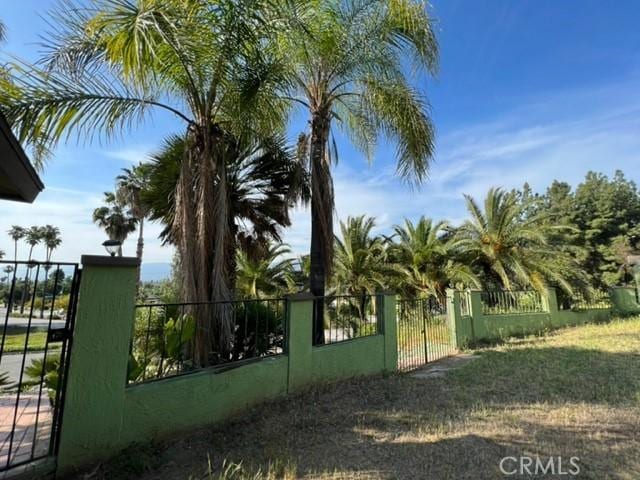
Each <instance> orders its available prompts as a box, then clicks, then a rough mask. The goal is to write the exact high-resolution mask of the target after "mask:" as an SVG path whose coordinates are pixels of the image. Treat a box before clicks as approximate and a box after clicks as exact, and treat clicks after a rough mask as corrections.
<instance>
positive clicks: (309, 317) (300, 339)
mask: <svg viewBox="0 0 640 480" xmlns="http://www.w3.org/2000/svg"><path fill="white" fill-rule="evenodd" d="M313 298H314V297H313V295H311V294H310V293H299V294H297V295H292V296H290V297H288V298H287V355H288V357H289V368H288V370H289V376H288V381H287V391H288V392H293V391H296V390H299V389H300V388H301V387H303V386H304V385H306V384H308V383H310V382H311V378H312V368H313V358H312V352H311V348H312V342H313Z"/></svg>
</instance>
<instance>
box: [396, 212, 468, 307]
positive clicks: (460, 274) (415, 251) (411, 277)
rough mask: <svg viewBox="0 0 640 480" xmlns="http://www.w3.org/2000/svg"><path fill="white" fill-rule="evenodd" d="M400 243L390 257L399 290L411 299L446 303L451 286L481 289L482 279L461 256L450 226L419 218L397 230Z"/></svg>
mask: <svg viewBox="0 0 640 480" xmlns="http://www.w3.org/2000/svg"><path fill="white" fill-rule="evenodd" d="M394 230H395V237H396V238H397V240H395V242H394V243H393V244H392V245H391V247H390V250H391V252H390V253H391V257H392V259H393V261H394V262H395V263H396V264H397V268H398V272H399V275H398V277H397V284H398V287H399V288H398V290H399V291H401V292H403V293H404V294H405V295H406V296H409V297H414V296H418V297H428V296H431V295H434V296H437V297H438V298H439V299H440V300H443V299H444V297H445V295H446V289H447V288H449V287H454V286H458V287H463V286H473V287H480V280H479V279H478V277H477V276H476V275H475V273H474V272H473V270H472V269H471V267H470V266H469V265H468V264H467V263H468V262H466V261H465V260H466V259H465V258H464V257H462V255H461V252H460V248H459V245H458V242H457V240H456V238H455V237H453V236H452V235H451V231H452V228H451V226H450V225H449V224H448V223H447V222H444V221H441V222H434V221H433V220H431V219H430V218H426V217H420V219H419V220H418V222H416V223H415V224H414V223H413V222H411V221H410V220H405V223H404V225H402V226H401V225H397V226H396V227H394Z"/></svg>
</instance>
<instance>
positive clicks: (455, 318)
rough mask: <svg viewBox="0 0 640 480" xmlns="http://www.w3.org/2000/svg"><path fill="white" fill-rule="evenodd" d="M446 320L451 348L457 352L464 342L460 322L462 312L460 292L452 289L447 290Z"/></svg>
mask: <svg viewBox="0 0 640 480" xmlns="http://www.w3.org/2000/svg"><path fill="white" fill-rule="evenodd" d="M446 293H447V318H448V323H449V331H450V333H451V336H450V338H451V340H452V342H453V345H452V346H453V347H454V348H455V349H456V350H457V349H458V348H460V347H459V346H460V345H464V344H465V343H466V342H465V338H464V337H465V335H464V333H465V325H463V322H462V312H461V310H460V292H459V291H458V290H454V289H452V288H448V289H447V292H446Z"/></svg>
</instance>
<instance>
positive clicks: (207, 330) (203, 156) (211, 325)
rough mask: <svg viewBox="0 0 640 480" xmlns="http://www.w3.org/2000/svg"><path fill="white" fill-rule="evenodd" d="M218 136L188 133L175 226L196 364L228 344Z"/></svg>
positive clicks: (227, 241)
mask: <svg viewBox="0 0 640 480" xmlns="http://www.w3.org/2000/svg"><path fill="white" fill-rule="evenodd" d="M218 139H219V135H218V133H217V132H216V131H215V130H214V131H212V132H199V131H198V132H190V135H189V143H190V144H191V145H188V147H187V148H186V149H185V158H184V159H183V162H182V166H181V174H180V181H179V183H178V187H177V190H176V215H175V221H174V226H173V228H174V230H175V233H176V235H175V236H176V238H177V239H178V249H179V253H180V258H181V263H180V267H181V268H180V270H181V275H182V301H183V302H185V303H191V304H196V305H190V306H189V307H188V308H187V311H186V312H185V313H190V314H191V315H193V316H194V318H195V321H196V335H195V338H194V342H193V347H192V348H193V352H192V353H193V359H194V362H195V363H196V364H197V365H200V366H208V365H210V364H211V363H212V362H214V361H216V360H217V359H220V358H225V357H226V356H227V355H228V354H229V352H230V351H231V344H232V342H231V333H232V328H233V327H232V324H231V322H232V315H231V311H232V306H231V304H230V303H229V302H230V301H231V300H232V294H231V288H230V275H229V269H228V266H229V261H228V258H227V257H228V256H229V252H230V249H231V248H232V241H231V238H230V229H229V223H228V219H229V198H228V185H227V175H226V160H227V159H226V156H225V153H224V152H221V151H219V148H220V146H219V144H218V142H217V140H218ZM221 143H222V142H220V144H221ZM211 302H213V303H211ZM216 357H217V358H216Z"/></svg>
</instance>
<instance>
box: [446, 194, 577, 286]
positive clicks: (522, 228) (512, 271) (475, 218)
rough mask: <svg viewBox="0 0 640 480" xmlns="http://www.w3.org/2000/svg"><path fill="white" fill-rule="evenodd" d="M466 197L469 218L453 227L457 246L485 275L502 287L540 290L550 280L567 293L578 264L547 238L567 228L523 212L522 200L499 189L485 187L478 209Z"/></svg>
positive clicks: (568, 228) (470, 199) (575, 275)
mask: <svg viewBox="0 0 640 480" xmlns="http://www.w3.org/2000/svg"><path fill="white" fill-rule="evenodd" d="M465 199H466V203H467V210H468V211H469V214H470V215H471V219H469V220H467V221H465V222H464V224H463V225H462V226H461V227H460V229H459V230H458V232H457V241H458V246H459V248H460V249H461V250H463V251H465V252H466V253H467V254H468V255H470V256H471V258H472V260H473V262H474V264H475V265H476V266H478V267H479V268H480V269H481V271H482V273H483V274H484V275H485V276H486V277H488V278H489V279H492V278H493V279H495V282H496V283H498V284H500V285H501V286H502V288H505V289H506V290H511V289H513V288H514V287H520V288H526V287H532V288H535V289H536V290H539V291H544V289H545V288H546V286H547V284H548V283H549V282H550V283H552V284H555V285H557V286H559V287H560V288H562V289H563V290H564V291H566V292H567V293H569V294H571V293H572V291H573V287H572V285H571V282H570V281H569V278H571V277H572V276H573V278H574V279H575V278H580V276H581V272H582V269H581V268H580V266H579V264H578V263H577V262H576V261H575V259H574V258H573V257H571V256H570V255H568V254H567V253H566V252H563V251H561V250H560V249H558V248H555V247H554V245H553V243H552V241H551V239H552V238H553V237H552V234H555V237H556V238H557V234H558V233H562V232H571V231H572V230H573V229H572V228H571V227H568V226H566V225H558V224H554V223H551V222H549V221H548V220H549V218H548V216H547V215H545V214H543V213H540V214H535V215H532V216H528V217H525V216H524V215H523V212H524V210H523V209H524V208H526V205H522V204H519V203H518V201H517V199H516V197H515V195H514V194H513V193H507V192H505V191H503V190H502V189H500V188H491V189H490V190H489V192H488V194H487V197H486V198H485V201H484V206H483V208H481V207H480V206H479V205H478V204H477V203H476V201H475V200H474V199H473V198H471V197H470V196H469V195H465Z"/></svg>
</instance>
